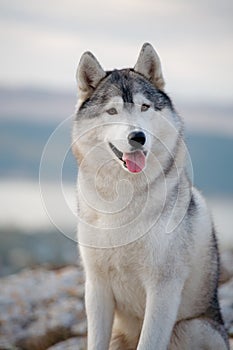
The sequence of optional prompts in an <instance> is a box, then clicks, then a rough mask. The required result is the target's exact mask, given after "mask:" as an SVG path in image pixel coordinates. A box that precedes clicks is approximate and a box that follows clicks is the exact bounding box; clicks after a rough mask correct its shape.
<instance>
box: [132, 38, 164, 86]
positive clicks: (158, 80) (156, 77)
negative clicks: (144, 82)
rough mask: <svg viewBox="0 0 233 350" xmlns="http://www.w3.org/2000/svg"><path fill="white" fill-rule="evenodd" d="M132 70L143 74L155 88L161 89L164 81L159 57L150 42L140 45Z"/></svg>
mask: <svg viewBox="0 0 233 350" xmlns="http://www.w3.org/2000/svg"><path fill="white" fill-rule="evenodd" d="M134 70H135V71H136V72H138V73H140V74H142V75H144V76H145V77H146V78H147V79H148V80H150V82H151V83H152V84H153V85H154V86H155V87H156V88H157V89H160V90H163V88H164V85H165V82H164V79H163V74H162V69H161V63H160V59H159V56H158V54H157V53H156V51H155V50H154V48H153V47H152V46H151V44H149V43H145V44H144V45H143V46H142V49H141V51H140V54H139V57H138V60H137V63H136V65H135V67H134Z"/></svg>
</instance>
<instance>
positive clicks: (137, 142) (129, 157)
mask: <svg viewBox="0 0 233 350" xmlns="http://www.w3.org/2000/svg"><path fill="white" fill-rule="evenodd" d="M145 142H146V136H145V134H144V133H143V132H142V131H133V132H131V133H130V134H129V135H128V143H129V144H130V146H131V147H132V150H131V152H121V151H120V150H119V149H118V148H117V147H116V146H114V145H113V144H112V143H111V142H109V146H110V148H111V150H112V151H113V153H114V154H115V155H116V156H117V158H118V159H119V160H120V161H121V162H122V163H123V166H124V167H125V168H126V169H127V170H128V171H129V172H131V173H139V172H141V171H142V170H143V169H144V167H145V164H146V154H147V152H146V151H145V150H144V149H143V146H144V144H145Z"/></svg>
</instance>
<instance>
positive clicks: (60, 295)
mask: <svg viewBox="0 0 233 350" xmlns="http://www.w3.org/2000/svg"><path fill="white" fill-rule="evenodd" d="M227 254H228V255H225V257H224V258H223V260H222V261H223V266H224V269H223V270H222V271H223V272H224V271H225V272H224V273H225V275H224V274H223V272H222V276H223V277H224V276H225V277H224V278H223V279H222V281H225V283H223V284H222V285H221V286H220V288H219V297H220V304H221V308H222V313H223V318H224V320H225V323H226V328H227V330H228V333H229V335H230V336H231V337H233V273H232V266H231V264H232V262H231V253H227ZM226 271H227V273H226ZM83 299H84V276H83V271H82V267H81V266H80V265H78V266H67V267H64V268H60V269H57V270H49V269H46V268H41V267H40V268H37V269H34V270H32V269H26V270H24V271H21V272H20V273H18V274H16V275H11V276H8V277H4V278H1V279H0V350H84V349H86V317H85V311H84V301H83ZM232 343H233V338H232V339H231V346H232V350H233V344H232Z"/></svg>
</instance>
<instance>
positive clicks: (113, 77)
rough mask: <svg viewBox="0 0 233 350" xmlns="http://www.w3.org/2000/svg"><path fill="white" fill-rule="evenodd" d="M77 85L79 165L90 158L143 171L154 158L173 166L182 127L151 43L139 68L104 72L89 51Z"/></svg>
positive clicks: (75, 136)
mask: <svg viewBox="0 0 233 350" xmlns="http://www.w3.org/2000/svg"><path fill="white" fill-rule="evenodd" d="M77 83H78V98H79V100H78V104H77V112H76V119H75V123H74V132H73V152H74V154H75V155H76V157H77V158H78V161H79V163H81V162H82V161H83V159H84V158H85V157H86V156H87V155H88V154H89V159H90V160H92V161H96V159H98V160H100V159H101V160H102V161H104V162H108V161H111V162H115V163H114V168H115V167H118V168H119V167H120V168H121V169H122V168H123V169H124V170H125V171H127V172H129V173H140V172H141V171H142V170H143V169H146V167H147V164H148V158H149V156H150V154H152V155H153V156H154V157H156V158H157V159H158V160H159V162H160V163H162V168H165V167H166V165H167V164H169V162H170V157H171V154H172V153H173V149H174V147H175V144H176V142H177V139H178V136H179V134H180V131H181V126H182V125H181V123H180V119H179V118H178V116H177V115H176V113H175V111H174V108H173V106H172V103H171V101H170V99H169V97H168V96H167V94H166V93H165V92H164V79H163V75H162V71H161V64H160V60H159V57H158V55H157V53H156V52H155V50H154V49H153V47H152V46H151V45H150V44H148V43H146V44H144V45H143V47H142V49H141V52H140V54H139V57H138V60H137V63H136V65H135V67H134V68H133V69H122V70H113V71H104V70H103V69H102V67H101V65H100V64H99V62H98V61H97V60H96V58H95V57H94V56H93V55H92V54H91V53H90V52H86V53H84V54H83V55H82V57H81V60H80V63H79V66H78V69H77ZM120 168H119V169H120Z"/></svg>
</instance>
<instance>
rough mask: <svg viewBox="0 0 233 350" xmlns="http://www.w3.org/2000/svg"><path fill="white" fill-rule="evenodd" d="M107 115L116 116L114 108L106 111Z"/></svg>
mask: <svg viewBox="0 0 233 350" xmlns="http://www.w3.org/2000/svg"><path fill="white" fill-rule="evenodd" d="M107 113H108V114H110V115H114V114H117V110H116V108H110V109H108V110H107Z"/></svg>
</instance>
